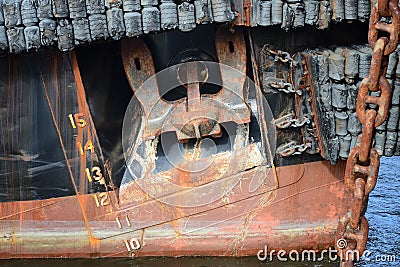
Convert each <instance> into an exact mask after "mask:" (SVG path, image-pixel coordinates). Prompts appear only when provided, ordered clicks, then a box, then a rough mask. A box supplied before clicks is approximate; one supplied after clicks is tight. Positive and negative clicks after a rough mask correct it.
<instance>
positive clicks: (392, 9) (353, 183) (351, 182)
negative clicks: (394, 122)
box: [336, 0, 400, 267]
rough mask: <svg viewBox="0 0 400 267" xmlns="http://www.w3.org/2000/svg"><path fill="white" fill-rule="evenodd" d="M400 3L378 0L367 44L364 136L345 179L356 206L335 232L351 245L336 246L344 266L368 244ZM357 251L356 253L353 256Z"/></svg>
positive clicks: (360, 103)
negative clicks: (377, 135) (376, 144)
mask: <svg viewBox="0 0 400 267" xmlns="http://www.w3.org/2000/svg"><path fill="white" fill-rule="evenodd" d="M398 4H399V0H378V3H377V4H376V5H375V6H374V7H373V9H372V12H371V17H370V24H369V32H368V42H369V44H370V46H371V48H372V49H373V57H372V61H371V68H370V73H369V75H368V76H367V77H366V78H365V79H364V80H363V81H362V82H361V84H360V88H359V92H358V97H357V105H356V111H357V115H358V118H359V120H360V122H361V123H362V124H363V130H362V137H361V143H360V145H359V146H356V147H354V148H353V150H352V151H351V152H350V154H349V157H348V160H347V163H346V170H345V176H344V181H345V184H346V186H347V188H349V190H350V191H351V192H353V203H352V205H351V210H350V212H349V213H348V214H347V215H346V216H344V217H343V218H342V219H341V220H340V221H339V224H338V228H337V230H336V239H337V240H340V239H344V240H346V241H347V244H348V246H347V247H345V248H342V247H339V246H338V245H336V249H337V250H338V254H339V256H340V257H341V264H340V266H342V267H345V266H346V267H349V266H350V267H351V266H354V261H356V260H359V257H360V256H361V255H362V253H363V252H364V250H365V247H366V243H367V238H368V230H369V226H368V221H367V219H366V218H365V216H364V214H365V211H366V207H367V203H368V196H369V194H370V193H371V191H372V190H373V189H374V187H375V185H376V182H377V179H378V172H379V165H380V158H379V155H378V152H377V151H376V150H375V149H374V148H373V147H372V139H373V136H374V131H375V128H376V127H378V126H379V125H381V124H382V123H383V122H384V121H385V120H386V118H387V116H388V112H389V107H390V103H391V97H392V89H391V87H390V84H389V81H388V80H387V79H386V71H387V66H388V61H389V54H391V53H392V52H393V51H394V50H395V49H396V47H397V45H398V42H399V31H400V11H399V6H398ZM383 18H386V19H385V20H383ZM371 92H380V95H379V96H378V97H376V96H372V95H371V94H370V93H371ZM368 104H375V105H376V106H377V110H375V109H370V108H369V106H368ZM336 243H338V242H336ZM354 251H356V252H357V253H352V252H354ZM349 252H351V253H349Z"/></svg>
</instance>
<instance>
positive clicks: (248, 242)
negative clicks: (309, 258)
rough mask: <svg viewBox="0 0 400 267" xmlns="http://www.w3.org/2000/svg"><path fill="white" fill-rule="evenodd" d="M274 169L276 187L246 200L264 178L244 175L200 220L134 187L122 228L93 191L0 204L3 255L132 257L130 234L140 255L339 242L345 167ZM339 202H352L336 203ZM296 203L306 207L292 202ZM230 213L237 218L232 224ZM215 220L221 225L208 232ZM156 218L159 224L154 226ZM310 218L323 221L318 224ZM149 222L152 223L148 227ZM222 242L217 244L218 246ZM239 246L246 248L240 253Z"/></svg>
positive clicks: (248, 250)
mask: <svg viewBox="0 0 400 267" xmlns="http://www.w3.org/2000/svg"><path fill="white" fill-rule="evenodd" d="M276 171H277V173H276V177H277V179H278V182H279V187H278V188H276V189H271V190H270V191H267V192H263V190H264V189H263V190H258V191H255V194H254V195H253V196H251V197H250V198H249V199H245V198H243V197H244V196H248V195H247V193H246V192H247V188H249V187H250V186H251V179H250V178H251V177H252V176H254V174H257V175H260V174H261V173H258V172H256V171H255V170H254V169H252V170H249V171H246V174H245V175H244V176H243V180H242V183H241V184H240V186H239V185H238V186H237V188H236V189H235V191H234V194H232V195H230V196H228V198H227V199H225V202H223V201H221V202H220V203H219V206H220V207H218V206H217V208H216V209H215V210H204V211H202V212H199V213H196V214H195V215H194V216H190V213H189V212H190V210H184V209H170V208H168V207H167V206H163V205H160V204H157V203H156V201H152V200H151V199H147V200H146V201H145V202H142V200H141V199H142V198H143V199H146V195H145V194H143V192H141V190H140V188H138V187H135V186H132V187H131V188H130V192H131V194H127V195H126V196H125V197H126V199H124V201H128V202H129V203H131V204H135V205H134V206H133V209H132V210H131V212H129V213H128V211H127V214H129V215H131V214H132V215H133V216H132V217H131V218H132V220H131V224H132V226H131V227H129V226H128V225H127V222H126V220H125V219H123V217H121V225H122V229H120V228H118V226H117V222H116V221H115V217H114V216H113V215H114V214H113V213H112V209H111V207H110V206H107V207H104V208H97V207H96V206H95V203H94V201H93V196H94V194H86V195H81V196H69V197H63V198H55V199H47V200H35V201H21V202H4V203H0V209H1V217H0V227H2V229H7V230H6V231H5V232H4V236H3V237H2V240H1V241H0V246H1V250H0V258H21V257H100V256H104V257H131V256H133V255H131V253H130V252H128V251H127V249H126V247H125V244H124V242H123V240H126V239H130V238H132V237H137V238H138V240H139V241H140V244H142V247H141V248H140V249H139V250H138V251H136V252H135V254H134V256H135V257H144V256H180V255H182V253H185V255H210V256H220V255H232V256H246V255H255V254H256V253H257V251H259V250H260V249H263V248H264V246H265V245H266V244H267V245H268V247H269V248H270V249H278V250H279V249H281V248H287V249H297V250H298V251H302V250H304V249H313V248H315V244H319V245H318V248H320V249H324V248H328V247H329V246H330V245H331V244H333V242H334V233H335V226H336V225H337V218H338V217H339V216H341V215H343V214H345V213H346V212H347V209H348V208H349V207H350V206H349V205H348V204H350V200H351V199H350V198H349V196H348V194H346V188H345V186H344V184H343V183H342V180H341V179H342V178H343V171H344V164H343V162H340V163H339V164H338V165H336V166H333V165H330V164H329V163H328V162H313V163H306V164H304V165H293V166H285V167H278V168H277V169H276ZM262 175H265V176H263V177H266V182H268V181H270V179H271V181H273V179H275V178H274V174H273V172H272V171H270V172H267V173H263V174H262ZM338 179H340V180H338ZM268 183H270V182H268ZM116 193H117V192H114V191H112V192H110V198H111V199H112V200H113V203H114V201H116V202H115V203H117V204H118V201H117V199H118V196H117V195H116ZM265 195H267V196H269V197H268V199H267V200H268V202H267V203H265V204H263V203H262V202H261V200H262V197H263V196H265ZM78 199H80V201H81V203H83V207H84V211H85V212H86V214H87V216H88V219H89V220H90V221H92V222H93V223H92V224H91V225H92V227H93V229H96V228H101V229H104V231H103V232H102V234H103V235H102V237H101V238H100V239H90V237H89V234H88V231H87V229H86V228H85V226H84V224H83V218H82V214H81V212H80V207H79V204H78ZM315 199H324V201H315ZM341 201H344V203H347V204H345V205H338V204H339V203H340V202H341ZM293 202H295V203H302V204H301V205H293ZM326 203H332V205H330V208H329V209H330V212H326ZM136 204H137V205H136ZM125 207H126V206H125ZM288 207H290V209H288ZM252 210H255V212H254V214H252V213H251V212H252ZM149 211H152V212H149ZM282 211H285V212H282ZM66 212H68V216H65V215H66ZM228 216H231V218H235V219H234V220H231V221H229V223H227V221H226V220H225V219H226V218H227V217H228ZM211 218H212V220H213V221H215V222H217V221H218V220H220V223H216V224H215V225H213V226H210V227H207V228H204V226H207V224H208V223H209V222H210V219H211ZM158 220H161V222H160V223H159V224H154V221H158ZM60 221H62V222H63V223H60ZM309 221H318V224H313V223H311V224H310V223H309ZM145 223H149V224H148V225H149V226H143V225H145ZM246 225H247V226H248V227H246ZM55 233H56V235H55ZM216 239H218V240H219V242H215V240H216ZM238 242H239V243H238ZM235 244H237V245H239V246H242V245H243V247H244V248H245V249H242V250H237V249H236V248H237V245H236V246H235ZM178 247H179V249H177V248H178Z"/></svg>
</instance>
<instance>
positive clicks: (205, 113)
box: [122, 27, 250, 142]
mask: <svg viewBox="0 0 400 267" xmlns="http://www.w3.org/2000/svg"><path fill="white" fill-rule="evenodd" d="M215 46H216V50H217V53H218V54H217V56H218V61H219V63H222V64H225V65H226V66H230V67H234V68H235V69H237V70H239V71H240V72H241V73H243V74H244V73H246V45H245V41H244V35H243V32H242V31H241V30H240V29H237V30H236V31H235V33H231V32H229V31H228V30H227V28H226V27H219V28H218V29H217V33H216V44H215ZM122 48H123V49H122V51H123V52H122V53H123V62H124V68H125V71H126V74H127V77H128V80H129V82H130V84H131V87H132V89H133V91H136V90H138V88H139V86H142V87H143V88H144V89H143V90H142V91H145V92H146V94H136V97H137V98H138V100H139V102H140V103H141V105H142V107H143V113H144V115H145V117H146V120H147V123H146V124H145V128H144V133H143V137H144V138H145V139H154V138H155V137H156V136H158V135H160V134H161V133H162V132H169V131H175V132H176V134H177V137H178V140H179V141H180V142H187V141H188V140H189V139H190V138H196V137H197V138H199V137H201V136H209V135H210V136H215V137H217V136H220V135H221V128H220V126H219V125H220V124H221V123H224V122H228V121H233V122H236V123H238V124H243V123H248V122H250V108H249V106H248V104H247V103H246V99H247V97H246V92H245V88H244V83H245V79H246V76H245V75H234V74H232V73H231V72H229V71H228V69H227V68H225V67H221V69H220V72H221V79H222V84H223V87H222V88H221V90H220V91H219V92H218V93H217V94H213V95H207V94H204V95H200V86H199V84H200V82H199V81H204V82H207V81H208V80H210V81H208V82H210V83H215V80H216V77H209V76H208V75H212V74H213V73H214V72H215V70H208V69H207V66H206V65H204V64H202V63H194V62H193V63H190V64H189V68H185V69H180V67H179V66H180V65H177V66H176V73H177V74H175V75H176V76H177V79H178V80H179V82H181V83H182V85H183V84H186V85H185V86H186V87H187V97H186V98H182V99H179V100H176V101H166V100H164V99H163V98H162V96H161V95H159V94H157V93H154V92H159V90H158V87H159V86H165V87H166V88H167V89H169V88H168V84H167V85H165V84H160V85H159V83H168V82H167V81H169V79H170V77H158V78H155V77H154V76H152V75H153V74H155V72H154V69H155V68H154V63H153V61H152V56H151V53H150V51H149V49H148V48H147V46H146V44H145V43H144V42H143V41H142V40H140V39H128V40H125V41H123V43H122ZM138 48H141V49H138ZM138 62H140V66H139V65H138ZM142 66H143V67H142ZM138 68H139V69H138ZM139 76H140V78H139ZM141 77H143V78H141ZM149 78H151V79H149ZM160 80H161V81H160ZM144 81H146V82H145V83H144ZM143 83H144V84H143ZM226 88H229V89H226ZM223 105H226V107H225V108H227V107H228V108H229V112H223V110H224V107H222V106H223ZM232 114H234V115H233V116H232ZM194 117H197V118H198V119H196V120H193V119H191V118H194ZM165 120H168V122H165ZM182 122H185V124H182ZM217 122H218V123H217Z"/></svg>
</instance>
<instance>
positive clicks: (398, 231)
mask: <svg viewBox="0 0 400 267" xmlns="http://www.w3.org/2000/svg"><path fill="white" fill-rule="evenodd" d="M399 172H400V157H394V158H382V160H381V168H380V174H379V181H378V184H377V186H376V188H375V190H374V191H373V192H372V193H371V196H370V200H369V207H368V211H367V215H366V216H367V218H368V220H369V223H370V233H369V240H368V244H367V249H368V252H367V253H366V254H365V255H364V256H366V257H365V258H364V259H363V260H362V261H360V262H358V263H357V264H356V266H358V267H380V266H393V267H398V266H400V246H399V242H400V174H399ZM393 256H394V257H395V258H393ZM393 260H394V261H393ZM338 265H339V263H338V262H337V261H336V262H331V261H329V260H325V261H322V262H277V261H274V262H268V261H265V262H260V261H258V260H257V257H247V258H212V257H187V258H147V259H146V258H145V259H135V260H132V259H96V260H93V259H48V260H39V259H32V260H3V261H0V266H1V267H23V266H29V267H54V266H57V267H70V266H76V267H92V266H96V267H159V266H162V267H247V266H270V267H306V266H311V267H334V266H335V267H337V266H338Z"/></svg>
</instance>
